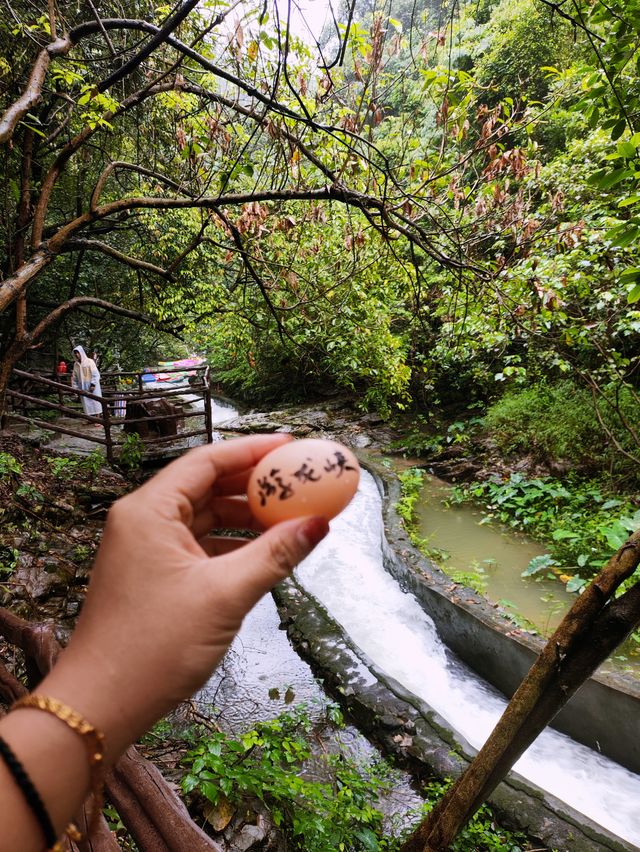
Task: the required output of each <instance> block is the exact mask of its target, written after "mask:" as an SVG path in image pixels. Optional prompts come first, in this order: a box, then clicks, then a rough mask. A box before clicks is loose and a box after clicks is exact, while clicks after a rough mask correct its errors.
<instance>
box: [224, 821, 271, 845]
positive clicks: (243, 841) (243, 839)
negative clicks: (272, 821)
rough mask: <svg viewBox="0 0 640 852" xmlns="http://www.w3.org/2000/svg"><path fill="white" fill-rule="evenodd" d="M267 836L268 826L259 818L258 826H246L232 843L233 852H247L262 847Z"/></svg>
mask: <svg viewBox="0 0 640 852" xmlns="http://www.w3.org/2000/svg"><path fill="white" fill-rule="evenodd" d="M266 836H267V826H266V823H265V821H264V820H263V819H261V818H260V817H258V821H257V823H256V825H245V826H243V828H242V830H241V831H240V833H239V834H237V835H236V836H235V837H234V838H233V840H232V841H231V846H230V849H231V850H232V852H247V850H248V849H257V848H258V847H260V846H261V845H262V844H263V842H264V840H265V838H266Z"/></svg>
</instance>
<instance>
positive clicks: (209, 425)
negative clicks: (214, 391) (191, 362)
mask: <svg viewBox="0 0 640 852" xmlns="http://www.w3.org/2000/svg"><path fill="white" fill-rule="evenodd" d="M202 378H203V381H204V422H205V429H206V430H207V444H212V443H213V416H212V414H211V382H210V381H209V368H208V367H207V369H206V370H205V371H204V375H203V376H202Z"/></svg>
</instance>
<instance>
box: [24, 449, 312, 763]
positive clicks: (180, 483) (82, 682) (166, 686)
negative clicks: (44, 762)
mask: <svg viewBox="0 0 640 852" xmlns="http://www.w3.org/2000/svg"><path fill="white" fill-rule="evenodd" d="M287 440H289V439H288V437H287V436H285V435H262V436H255V437H251V438H240V439H237V440H233V441H226V442H223V443H219V444H215V445H212V446H207V447H202V448H198V449H196V450H193V451H192V452H190V453H188V454H187V455H185V456H183V457H182V458H181V459H179V460H178V461H175V462H173V463H172V464H171V465H169V466H168V467H166V468H165V469H164V470H163V471H161V472H160V473H159V474H157V476H155V477H154V478H153V479H151V480H149V481H148V482H147V483H146V484H145V485H143V486H142V487H141V488H139V489H138V490H137V491H135V492H134V493H132V494H130V495H128V496H126V497H124V498H123V499H121V500H119V501H118V502H117V503H116V504H114V506H113V507H112V509H111V511H110V513H109V518H108V521H107V524H106V527H105V531H104V537H103V540H102V545H101V547H100V550H99V552H98V556H97V558H96V561H95V565H94V568H93V574H92V578H91V583H90V586H89V591H88V593H87V599H86V602H85V604H84V607H83V610H82V614H81V616H80V619H79V621H78V626H77V628H76V631H75V633H74V634H73V636H72V639H71V642H70V643H69V646H68V648H67V649H66V650H65V652H64V653H63V655H62V657H61V659H60V661H59V662H58V664H57V665H56V667H55V668H54V670H53V671H52V673H51V674H50V675H49V676H48V677H47V678H46V680H45V682H44V683H43V684H42V685H41V686H40V687H39V690H38V691H39V692H42V693H45V694H49V695H52V696H53V697H55V698H58V699H60V700H62V701H64V702H65V703H67V704H70V705H71V706H72V707H74V708H75V709H77V710H78V711H79V712H81V713H82V714H83V715H85V716H86V718H88V719H89V720H90V721H91V722H92V723H93V724H94V725H95V726H96V727H97V728H99V729H101V730H103V731H104V733H105V735H106V738H107V749H108V752H107V756H108V759H109V760H110V761H111V760H113V759H115V758H116V757H117V755H118V754H119V753H120V752H121V751H122V750H123V749H124V748H126V746H127V745H128V744H129V743H130V742H133V741H134V740H135V739H136V738H137V737H139V736H140V734H141V733H142V732H143V731H144V730H145V729H146V728H148V727H149V726H150V725H151V724H153V722H155V721H156V720H157V719H158V718H160V717H161V716H163V715H164V714H166V713H167V712H168V711H169V710H170V709H172V708H173V707H175V706H176V704H178V703H179V702H180V701H182V700H184V699H185V698H187V697H188V696H190V695H192V694H193V692H194V691H195V690H197V689H198V688H199V687H200V686H202V684H203V683H204V682H205V681H206V680H207V678H208V677H209V675H210V674H211V672H212V670H213V669H214V668H215V666H216V665H217V663H219V662H220V660H221V659H222V656H223V655H224V653H225V651H226V650H227V648H228V647H229V644H230V642H231V640H232V639H233V637H234V636H235V634H236V632H237V631H238V629H239V628H240V625H241V623H242V619H243V618H244V616H245V615H246V613H247V612H248V611H249V610H250V609H251V607H252V606H253V605H254V604H255V603H256V602H257V601H258V600H259V599H260V598H261V597H262V596H263V595H264V594H265V593H266V592H267V591H269V590H270V589H271V588H272V587H273V586H274V585H275V584H276V583H278V582H279V581H280V580H282V579H283V578H285V577H286V576H287V575H288V574H289V573H290V572H291V570H292V569H293V568H294V567H295V565H297V564H298V562H300V561H301V560H302V559H303V558H304V557H305V556H307V554H308V553H310V551H311V550H312V549H313V548H314V546H315V545H316V544H317V543H318V542H319V541H320V540H321V539H322V538H323V537H324V536H325V535H326V533H327V532H328V524H327V521H326V520H325V519H324V518H300V519H297V520H293V521H287V522H284V523H281V524H278V525H276V526H274V527H272V528H271V529H270V530H268V531H267V532H266V533H264V534H263V535H261V536H260V537H259V538H257V539H255V540H252V541H250V542H248V543H247V541H246V540H245V539H242V538H226V537H210V536H209V533H210V532H211V531H212V530H219V529H222V528H228V529H232V530H238V529H254V530H255V529H258V527H257V523H256V521H255V520H254V519H253V517H252V515H251V514H250V511H249V508H248V504H247V503H246V500H245V499H244V493H245V488H246V484H247V481H248V478H249V475H250V473H251V470H252V468H253V467H254V466H255V464H256V462H257V461H259V459H260V458H262V456H264V455H265V454H266V453H268V452H269V451H270V450H272V449H274V448H275V447H277V446H280V445H281V444H283V443H285V442H286V441H287Z"/></svg>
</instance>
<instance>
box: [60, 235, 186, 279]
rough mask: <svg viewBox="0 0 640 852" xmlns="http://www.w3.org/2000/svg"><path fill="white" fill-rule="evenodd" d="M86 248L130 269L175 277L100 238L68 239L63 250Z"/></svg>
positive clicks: (168, 277) (165, 276)
mask: <svg viewBox="0 0 640 852" xmlns="http://www.w3.org/2000/svg"><path fill="white" fill-rule="evenodd" d="M79 249H80V250H84V249H88V250H89V251H100V252H102V254H106V255H108V256H109V257H112V258H114V259H115V260H117V261H119V262H120V263H124V264H125V266H130V267H131V268H132V269H144V270H145V272H151V273H152V274H153V275H158V276H160V278H165V279H166V280H167V281H175V277H174V276H173V275H172V274H171V272H169V271H167V270H166V269H163V268H162V267H161V266H156V265H155V264H154V263H149V262H148V261H146V260H141V259H140V258H137V257H131V256H130V255H128V254H123V252H120V251H118V249H116V248H114V247H113V246H110V245H109V244H108V243H102V242H100V240H83V239H74V240H69V241H68V242H67V243H66V245H65V246H64V248H63V250H62V251H63V252H67V251H77V250H79Z"/></svg>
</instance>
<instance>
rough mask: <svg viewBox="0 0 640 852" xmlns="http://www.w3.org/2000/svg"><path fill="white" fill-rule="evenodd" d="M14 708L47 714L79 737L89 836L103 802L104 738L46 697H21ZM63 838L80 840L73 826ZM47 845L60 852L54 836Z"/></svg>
mask: <svg viewBox="0 0 640 852" xmlns="http://www.w3.org/2000/svg"><path fill="white" fill-rule="evenodd" d="M18 707H31V708H33V709H34V710H44V711H45V713H51V714H52V715H53V716H55V717H56V718H57V719H60V721H61V722H64V723H65V725H67V726H68V727H69V728H71V730H72V731H75V732H76V733H77V734H79V735H80V736H81V737H82V740H83V742H84V744H85V745H86V748H87V756H88V758H89V769H90V773H91V793H92V794H93V808H92V812H91V819H90V820H89V826H88V828H87V836H89V835H90V834H91V833H92V832H93V829H94V828H95V826H96V823H97V821H98V819H99V818H100V814H101V812H102V804H103V801H104V794H103V788H104V770H103V758H104V734H103V733H102V732H101V731H98V730H97V729H96V728H94V726H93V725H92V724H91V723H90V722H88V721H87V720H86V719H85V718H84V717H83V716H81V715H80V713H78V712H76V711H75V710H73V709H72V708H71V707H68V706H67V705H66V704H63V703H62V702H61V701H58V700H57V699H56V698H50V697H49V696H46V695H35V694H33V695H25V696H24V698H20V699H19V700H18V701H16V703H15V704H14V705H13V707H12V708H11V709H12V710H15V709H17V708H18ZM65 834H66V835H67V836H68V837H69V838H70V839H71V840H75V841H76V842H77V841H79V840H82V835H81V834H80V832H79V831H78V829H77V828H76V826H75V825H73V823H71V824H70V825H69V826H68V827H67V829H66V830H65ZM47 844H48V845H49V846H50V847H51V850H52V852H62V848H63V847H62V846H61V845H60V844H59V843H56V842H55V836H54V839H53V843H50V842H49V839H47Z"/></svg>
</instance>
